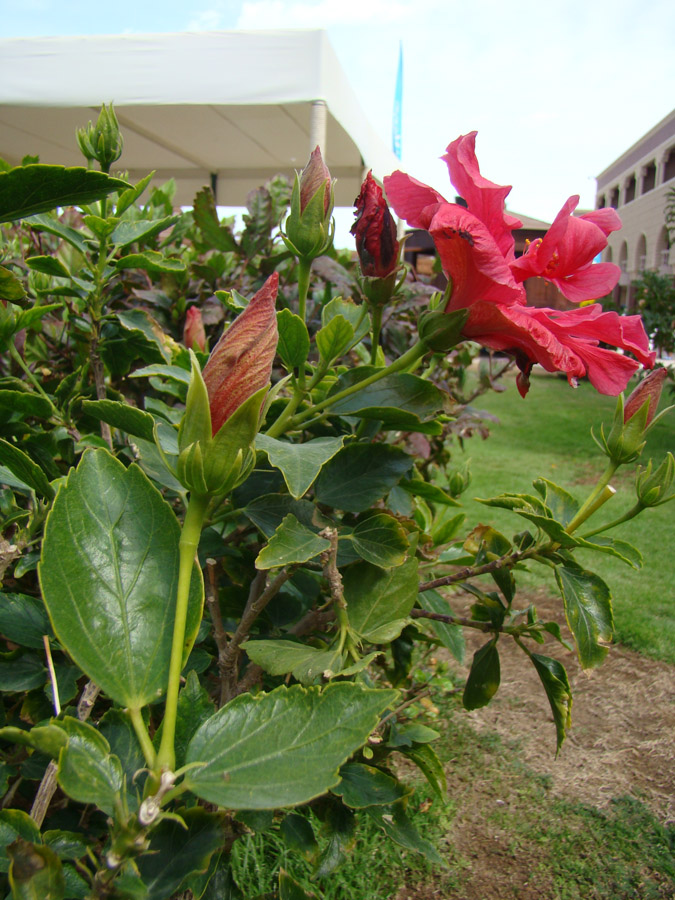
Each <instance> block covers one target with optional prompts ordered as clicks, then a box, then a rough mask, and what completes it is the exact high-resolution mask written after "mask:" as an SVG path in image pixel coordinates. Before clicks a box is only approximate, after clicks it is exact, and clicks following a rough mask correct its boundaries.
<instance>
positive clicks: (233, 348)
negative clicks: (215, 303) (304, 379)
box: [202, 272, 279, 436]
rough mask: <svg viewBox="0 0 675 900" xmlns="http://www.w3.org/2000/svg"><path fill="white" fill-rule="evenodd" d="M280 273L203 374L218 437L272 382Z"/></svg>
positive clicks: (232, 327) (260, 293) (253, 302)
mask: <svg viewBox="0 0 675 900" xmlns="http://www.w3.org/2000/svg"><path fill="white" fill-rule="evenodd" d="M278 286H279V275H278V274H277V273H276V272H275V273H274V274H273V275H271V276H270V277H269V278H268V279H267V281H266V282H265V284H264V285H263V286H262V288H261V289H260V290H259V291H258V293H257V294H256V295H255V296H254V297H253V298H252V300H251V302H250V303H249V305H248V306H247V307H246V309H245V310H244V312H243V313H241V315H239V316H238V317H237V318H236V319H235V320H234V322H233V323H232V324H231V325H230V327H229V328H228V329H227V331H226V332H225V333H224V334H223V336H222V337H221V338H220V340H219V341H218V343H217V344H216V346H215V347H214V348H213V351H212V352H211V355H210V356H209V359H208V362H207V363H206V365H205V366H204V370H203V372H202V376H203V378H204V384H205V385H206V390H207V392H208V395H209V408H210V410H211V431H212V433H213V435H214V436H215V435H216V434H217V433H218V432H219V431H220V429H221V428H222V426H223V424H224V423H225V422H226V421H227V420H228V419H229V417H230V416H231V415H232V413H234V412H235V410H237V409H239V407H240V406H241V405H242V403H244V402H245V401H246V400H248V398H249V397H252V396H253V394H255V393H257V392H258V391H259V390H261V388H264V387H265V386H266V385H268V384H269V382H270V377H271V374H272V363H273V362H274V355H275V353H276V349H277V340H278V335H277V315H276V309H275V303H276V297H277V288H278Z"/></svg>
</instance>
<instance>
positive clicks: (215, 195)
mask: <svg viewBox="0 0 675 900" xmlns="http://www.w3.org/2000/svg"><path fill="white" fill-rule="evenodd" d="M211 193H212V194H213V199H214V201H215V203H216V206H217V205H218V173H217V172H211Z"/></svg>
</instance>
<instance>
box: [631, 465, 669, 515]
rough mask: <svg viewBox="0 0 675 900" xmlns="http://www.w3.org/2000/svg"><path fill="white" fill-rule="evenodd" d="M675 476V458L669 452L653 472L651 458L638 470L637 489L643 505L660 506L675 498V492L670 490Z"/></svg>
mask: <svg viewBox="0 0 675 900" xmlns="http://www.w3.org/2000/svg"><path fill="white" fill-rule="evenodd" d="M674 478H675V458H673V454H672V453H668V454H667V455H666V458H665V459H664V460H663V462H662V463H661V465H660V466H659V467H658V469H657V470H656V471H655V472H654V473H652V461H651V459H650V460H649V462H648V463H647V466H646V467H645V468H644V469H643V468H640V469H639V470H638V474H637V478H636V480H635V489H636V492H637V496H638V500H639V501H640V504H641V505H642V506H659V505H660V504H661V503H666V502H667V501H668V500H673V499H675V492H672V493H671V491H670V489H671V487H672V484H673V479H674Z"/></svg>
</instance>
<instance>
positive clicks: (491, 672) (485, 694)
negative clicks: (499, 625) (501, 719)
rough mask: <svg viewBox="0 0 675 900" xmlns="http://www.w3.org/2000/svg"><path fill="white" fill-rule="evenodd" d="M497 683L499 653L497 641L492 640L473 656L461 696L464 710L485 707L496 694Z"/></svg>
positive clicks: (498, 677) (498, 676)
mask: <svg viewBox="0 0 675 900" xmlns="http://www.w3.org/2000/svg"><path fill="white" fill-rule="evenodd" d="M499 681H500V667H499V651H498V650H497V640H496V638H493V639H491V640H489V641H488V642H487V644H484V645H483V646H482V647H481V648H480V650H476V652H475V653H474V655H473V662H472V663H471V671H470V672H469V677H468V678H467V680H466V685H465V686H464V695H463V696H462V702H463V704H464V708H465V709H480V708H481V706H487V704H488V703H489V702H490V700H492V698H493V697H494V695H495V694H496V693H497V689H498V688H499Z"/></svg>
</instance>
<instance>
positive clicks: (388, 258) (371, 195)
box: [351, 172, 399, 278]
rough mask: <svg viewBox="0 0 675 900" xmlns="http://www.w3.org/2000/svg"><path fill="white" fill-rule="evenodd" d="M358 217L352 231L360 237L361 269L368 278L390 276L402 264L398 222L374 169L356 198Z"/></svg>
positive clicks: (358, 238)
mask: <svg viewBox="0 0 675 900" xmlns="http://www.w3.org/2000/svg"><path fill="white" fill-rule="evenodd" d="M354 206H355V207H356V212H355V216H356V221H355V222H354V224H353V225H352V228H351V234H353V235H354V237H355V238H356V251H357V253H358V254H359V261H360V263H361V271H362V272H363V274H364V275H365V276H366V277H368V278H386V277H387V276H388V275H391V274H392V272H395V271H396V269H397V268H398V251H399V244H398V241H397V240H396V223H395V222H394V219H393V217H392V215H391V213H390V212H389V207H388V206H387V203H386V201H385V199H384V195H383V193H382V188H381V187H380V186H379V184H377V182H376V181H375V179H374V178H373V176H372V173H371V172H368V174H367V176H366V180H365V181H364V182H363V184H362V185H361V192H360V193H359V196H358V197H357V198H356V200H355V201H354Z"/></svg>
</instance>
